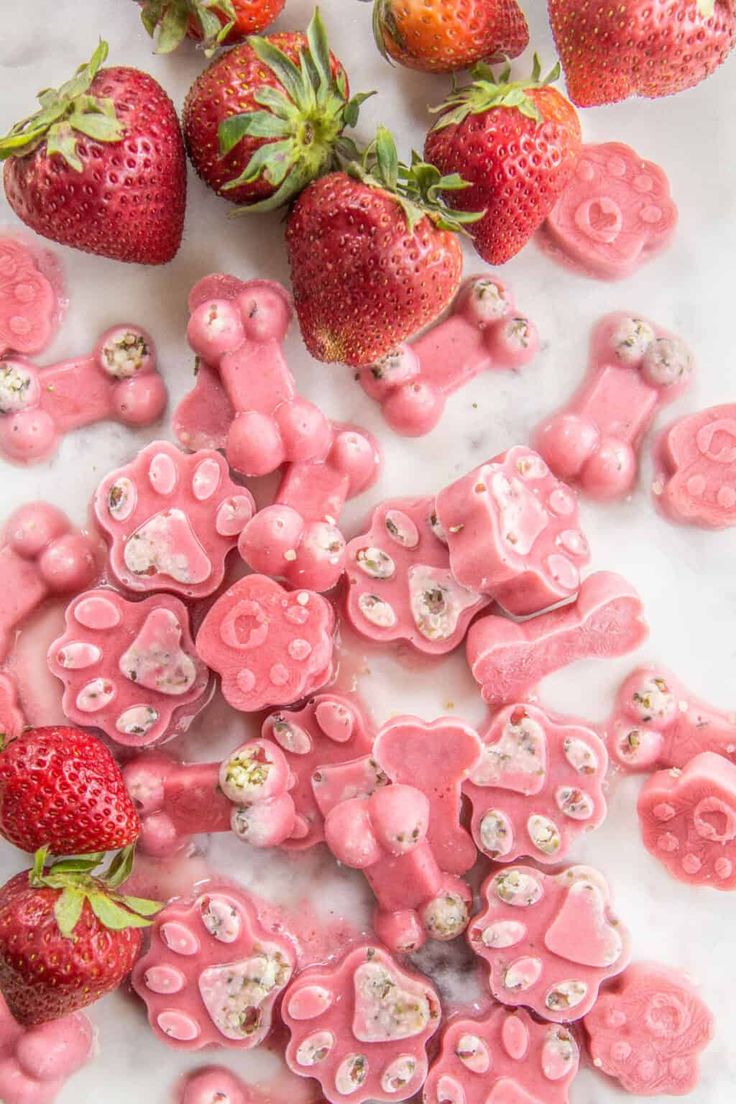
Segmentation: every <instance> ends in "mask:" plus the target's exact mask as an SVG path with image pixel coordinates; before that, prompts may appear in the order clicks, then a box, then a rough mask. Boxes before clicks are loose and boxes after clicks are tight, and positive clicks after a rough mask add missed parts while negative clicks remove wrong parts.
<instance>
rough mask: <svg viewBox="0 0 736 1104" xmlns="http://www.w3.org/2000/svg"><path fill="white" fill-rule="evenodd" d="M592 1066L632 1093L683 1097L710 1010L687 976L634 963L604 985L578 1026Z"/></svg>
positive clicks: (709, 1032)
mask: <svg viewBox="0 0 736 1104" xmlns="http://www.w3.org/2000/svg"><path fill="white" fill-rule="evenodd" d="M583 1026H584V1027H585V1031H586V1035H587V1043H588V1050H589V1051H590V1055H591V1058H592V1059H593V1065H594V1066H595V1067H596V1069H599V1070H601V1071H602V1072H603V1073H607V1074H608V1075H609V1077H615V1078H616V1080H617V1081H618V1082H619V1084H620V1085H621V1087H622V1088H623V1089H625V1090H626V1091H627V1092H630V1093H636V1095H637V1096H656V1095H658V1094H659V1093H667V1094H668V1095H669V1096H684V1095H685V1094H686V1093H690V1092H692V1091H693V1090H694V1089H695V1087H696V1086H697V1084H698V1081H699V1079H700V1070H699V1068H698V1062H699V1057H700V1052H701V1051H702V1050H704V1049H705V1047H706V1046H707V1045H708V1043H709V1042H710V1041H711V1039H712V1038H713V1031H714V1027H715V1025H714V1022H713V1015H712V1013H711V1011H710V1009H709V1008H708V1007H707V1005H706V1004H704V1003H703V1001H702V1000H701V999H700V997H699V996H698V993H697V992H696V990H695V986H694V985H693V984H692V982H691V981H690V979H689V978H688V976H687V974H683V973H682V972H681V971H680V970H673V969H672V968H671V967H669V966H662V965H660V964H659V963H655V962H637V963H634V964H633V965H632V966H629V968H628V969H627V970H624V972H623V974H621V975H620V977H618V978H616V980H615V981H614V982H612V983H611V984H610V985H607V986H606V987H605V989H604V990H603V992H602V993H601V994H600V996H599V998H598V1003H597V1004H596V1006H595V1008H594V1009H593V1010H592V1012H589V1013H588V1015H587V1016H586V1017H585V1020H584V1024H583Z"/></svg>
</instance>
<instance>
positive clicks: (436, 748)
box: [373, 717, 482, 874]
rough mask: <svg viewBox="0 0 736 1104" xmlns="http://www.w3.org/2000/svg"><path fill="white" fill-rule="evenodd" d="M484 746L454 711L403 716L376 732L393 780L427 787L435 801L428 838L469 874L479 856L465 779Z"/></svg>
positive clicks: (379, 755)
mask: <svg viewBox="0 0 736 1104" xmlns="http://www.w3.org/2000/svg"><path fill="white" fill-rule="evenodd" d="M481 752H482V745H481V742H480V738H479V736H478V733H477V732H475V730H474V729H472V728H470V726H469V725H466V724H463V722H462V721H456V720H454V719H453V718H452V717H440V718H439V720H436V721H432V722H431V723H428V722H427V721H422V720H420V719H419V718H418V717H397V718H395V719H394V720H392V721H389V723H388V724H386V725H385V726H384V727H383V728H382V729H381V731H380V732H379V733H378V736H377V738H376V743H375V747H374V750H373V754H374V756H375V758H376V760H377V762H378V763H379V764H380V766H381V767H382V768H383V770H384V771H385V772H386V774H387V775H388V777H389V778H390V779H391V781H392V782H399V783H401V784H402V785H408V786H413V787H414V788H415V789H417V790H421V792H422V793H423V794H424V795H425V797H426V798H427V800H428V801H429V831H428V833H427V839H428V841H429V845H430V847H431V848H432V853H433V855H434V857H435V859H436V860H437V862H438V864H439V865H440V867H441V868H442V869H443V870H446V871H448V872H449V873H450V874H465V872H466V871H468V870H470V868H471V866H472V865H473V863H474V862H475V860H476V858H477V853H476V850H475V844H474V843H473V841H472V839H471V837H470V834H469V833H468V831H467V829H466V828H464V827H463V826H462V825H461V823H460V814H461V811H462V785H463V782H464V781H465V780H466V779H467V778H468V776H469V775H470V774H471V772H472V770H473V769H474V768H475V767H477V766H478V762H479V760H480V757H481Z"/></svg>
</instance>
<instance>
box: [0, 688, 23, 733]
mask: <svg viewBox="0 0 736 1104" xmlns="http://www.w3.org/2000/svg"><path fill="white" fill-rule="evenodd" d="M25 723H26V721H25V717H24V716H23V713H22V711H21V708H20V705H19V703H18V687H17V686H16V685H15V682H14V680H13V679H12V678H11V676H10V675H8V674H0V742H2V744H3V745H5V744H7V743H8V742H9V741H10V740H14V739H15V738H16V736H20V734H21V732H22V731H23V729H24V727H25Z"/></svg>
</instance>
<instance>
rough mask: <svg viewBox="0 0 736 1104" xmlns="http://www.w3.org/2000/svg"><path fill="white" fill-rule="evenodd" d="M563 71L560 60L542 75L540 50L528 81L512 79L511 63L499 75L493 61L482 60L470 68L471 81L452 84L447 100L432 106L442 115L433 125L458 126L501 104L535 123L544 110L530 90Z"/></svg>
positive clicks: (432, 109)
mask: <svg viewBox="0 0 736 1104" xmlns="http://www.w3.org/2000/svg"><path fill="white" fill-rule="evenodd" d="M560 72H561V70H560V63H559V61H558V62H557V64H556V65H555V66H554V68H553V69H551V70H550V72H549V73H548V74H547V76H546V77H543V76H542V64H541V62H540V60H539V57H538V56H537V54H535V55H534V62H533V65H532V75H531V78H530V79H529V80H527V81H512V80H511V68H510V67H509V66H506V67H505V68H504V69H503V70H502V71H501V72H500V73H499V74H498V76H496V74H495V73H494V71H493V69H492V68H491V67H490V65H487V64H486V63H485V62H479V63H478V64H477V65H475V66H474V67H473V68H472V69H471V71H470V74H471V76H472V78H473V80H472V81H471V83H470V84H466V85H463V86H462V87H458V86H457V85H453V88H452V90H451V92H450V95H449V96H448V97H447V99H446V100H445V101H444V103H442V104H440V105H439V106H438V107H431V108H430V109H429V110H430V111H431V112H432V113H433V114H439V116H440V117H439V119H438V120H437V122H436V123H435V124H434V127H433V129H434V130H443V129H444V128H445V127H448V126H457V125H458V124H460V123H462V122H463V121H464V120H465V119H466V118H467V117H468V115H483V114H485V112H486V111H494V110H497V109H500V108H504V109H506V110H508V111H518V112H519V114H521V115H523V116H525V117H526V118H528V119H532V120H533V121H534V122H535V123H542V122H543V121H544V120H543V118H542V113H541V111H540V110H539V107H538V106H537V104H536V103H535V101H534V98H533V97H532V96H530V95H529V93H530V92H532V91H534V90H535V89H539V88H546V87H547V85H549V84H553V83H554V82H555V81H556V80H558V79H559V76H560Z"/></svg>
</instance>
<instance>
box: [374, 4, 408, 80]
mask: <svg viewBox="0 0 736 1104" xmlns="http://www.w3.org/2000/svg"><path fill="white" fill-rule="evenodd" d="M386 35H388V36H389V37H390V38H392V39H393V41H394V42H395V43H396V45H397V46H403V40H402V38H401V35H400V34H399V28H398V27H397V26H396V20H395V19H394V13H393V10H392V6H391V0H373V37H374V38H375V40H376V46H377V47H378V50H379V53H380V54H381V55H382V57H385V59H386V61H388V62H389V64H391V65H393V64H394V61H393V58H392V57H391V55H390V54H389V52H388V50H387V49H386Z"/></svg>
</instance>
